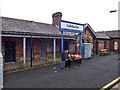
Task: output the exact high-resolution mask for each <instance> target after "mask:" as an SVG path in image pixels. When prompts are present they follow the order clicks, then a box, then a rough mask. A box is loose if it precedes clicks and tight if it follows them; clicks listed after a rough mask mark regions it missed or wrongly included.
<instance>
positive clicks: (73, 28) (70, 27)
mask: <svg viewBox="0 0 120 90" xmlns="http://www.w3.org/2000/svg"><path fill="white" fill-rule="evenodd" d="M59 26H60V31H66V32H76V33H82V32H84V24H80V23H75V22H69V21H64V20H60V24H59Z"/></svg>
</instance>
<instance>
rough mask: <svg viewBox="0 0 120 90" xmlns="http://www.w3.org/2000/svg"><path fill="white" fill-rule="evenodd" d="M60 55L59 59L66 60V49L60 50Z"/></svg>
mask: <svg viewBox="0 0 120 90" xmlns="http://www.w3.org/2000/svg"><path fill="white" fill-rule="evenodd" d="M61 54H62V55H61V59H62V60H63V61H65V60H68V50H62V53H61Z"/></svg>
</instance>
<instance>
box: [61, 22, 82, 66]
mask: <svg viewBox="0 0 120 90" xmlns="http://www.w3.org/2000/svg"><path fill="white" fill-rule="evenodd" d="M59 30H60V31H61V51H63V32H74V33H79V55H81V33H84V24H80V23H75V22H70V21H65V20H60V21H59ZM61 68H63V60H61Z"/></svg>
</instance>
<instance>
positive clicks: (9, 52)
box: [5, 41, 15, 62]
mask: <svg viewBox="0 0 120 90" xmlns="http://www.w3.org/2000/svg"><path fill="white" fill-rule="evenodd" d="M5 62H15V42H12V41H11V42H5Z"/></svg>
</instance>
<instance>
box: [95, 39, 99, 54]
mask: <svg viewBox="0 0 120 90" xmlns="http://www.w3.org/2000/svg"><path fill="white" fill-rule="evenodd" d="M95 48H96V55H97V54H98V41H96V46H95Z"/></svg>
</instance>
